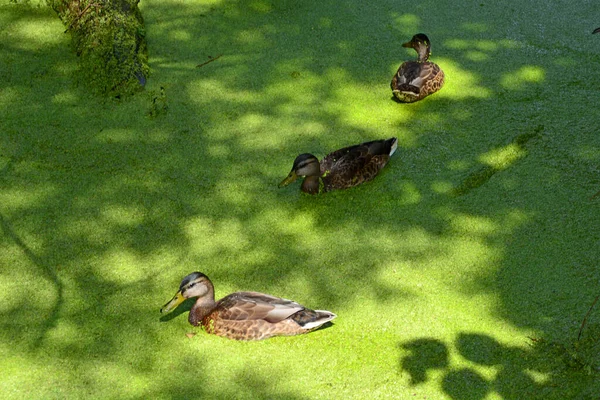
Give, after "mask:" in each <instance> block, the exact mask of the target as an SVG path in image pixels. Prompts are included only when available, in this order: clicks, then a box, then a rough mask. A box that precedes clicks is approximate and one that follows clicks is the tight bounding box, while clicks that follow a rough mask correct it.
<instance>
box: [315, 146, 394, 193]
mask: <svg viewBox="0 0 600 400" xmlns="http://www.w3.org/2000/svg"><path fill="white" fill-rule="evenodd" d="M397 145H398V140H397V139H396V138H390V139H383V140H373V141H370V142H365V143H361V144H358V145H354V146H349V147H345V148H343V149H340V150H337V151H334V152H333V153H330V154H328V155H327V156H326V157H325V158H324V159H323V161H321V169H322V171H321V172H323V173H324V176H323V179H324V181H326V184H327V185H328V186H329V187H330V188H342V187H351V186H356V185H358V184H360V183H362V182H366V181H368V180H371V179H373V178H374V177H375V176H376V175H377V173H378V172H379V170H380V169H381V168H383V167H384V166H385V164H387V162H388V160H389V158H390V156H391V155H392V154H394V151H395V150H396V147H397Z"/></svg>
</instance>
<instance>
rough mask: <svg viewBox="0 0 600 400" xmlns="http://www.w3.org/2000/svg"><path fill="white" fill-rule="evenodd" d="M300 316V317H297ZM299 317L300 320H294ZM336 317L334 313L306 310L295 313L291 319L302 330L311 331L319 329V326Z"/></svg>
mask: <svg viewBox="0 0 600 400" xmlns="http://www.w3.org/2000/svg"><path fill="white" fill-rule="evenodd" d="M298 314H302V315H298ZM294 317H300V318H294ZM335 317H337V315H335V314H334V313H332V312H330V311H325V310H314V311H313V310H308V309H304V310H302V311H301V312H299V313H296V314H295V315H294V316H293V317H292V318H293V319H294V320H295V321H296V322H297V323H298V325H300V326H301V327H302V328H303V329H307V330H312V329H316V328H318V327H320V326H321V325H323V324H325V323H327V322H329V321H331V320H332V319H334V318H335Z"/></svg>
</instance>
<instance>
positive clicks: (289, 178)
mask: <svg viewBox="0 0 600 400" xmlns="http://www.w3.org/2000/svg"><path fill="white" fill-rule="evenodd" d="M296 179H298V175H296V171H294V170H292V171H291V172H290V174H289V175H288V176H287V177H286V178H285V179H284V180H282V181H281V182H280V183H279V185H277V186H278V187H284V186H287V185H289V184H290V183H292V182H294V181H295V180H296Z"/></svg>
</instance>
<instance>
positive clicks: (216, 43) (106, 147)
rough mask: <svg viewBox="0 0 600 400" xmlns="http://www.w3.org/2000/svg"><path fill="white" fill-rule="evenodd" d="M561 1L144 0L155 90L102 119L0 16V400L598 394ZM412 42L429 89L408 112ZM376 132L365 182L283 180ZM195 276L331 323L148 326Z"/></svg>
mask: <svg viewBox="0 0 600 400" xmlns="http://www.w3.org/2000/svg"><path fill="white" fill-rule="evenodd" d="M562 3H564V4H562V6H561V7H560V8H558V7H555V6H554V5H553V4H552V2H546V3H541V2H539V1H535V2H534V1H533V0H520V1H517V0H508V1H506V2H486V3H485V4H484V5H483V6H482V7H479V6H477V7H475V9H473V7H472V4H470V3H468V2H462V3H461V2H456V1H445V0H442V1H436V2H433V1H431V0H425V1H424V2H420V3H406V2H405V3H402V7H399V6H398V5H399V3H398V2H391V1H385V0H377V1H372V2H368V3H367V2H364V1H358V0H355V1H352V2H350V3H348V5H347V6H344V7H340V2H334V1H329V2H323V1H321V2H310V3H307V2H302V1H281V0H277V1H270V0H260V1H241V0H239V1H238V0H227V1H225V0H185V1H181V0H146V1H145V2H143V3H140V8H141V10H142V12H143V13H144V19H145V23H146V25H145V26H146V35H147V39H148V45H149V46H150V49H151V50H152V51H151V52H150V54H149V62H150V63H151V65H152V80H150V81H149V82H148V85H147V91H146V92H144V93H139V94H136V95H133V96H130V97H128V98H127V99H126V100H123V101H107V100H106V99H105V98H101V97H99V96H94V95H89V94H88V89H87V88H85V87H75V86H73V84H72V82H73V79H74V77H76V76H78V75H79V74H81V72H80V69H79V58H78V57H77V56H76V55H75V54H74V53H73V52H72V51H71V49H70V48H69V43H70V40H71V36H70V34H64V31H65V26H64V25H63V24H62V22H61V21H60V20H59V19H58V18H57V17H56V13H55V12H54V11H53V10H51V9H49V8H48V7H35V6H30V5H26V4H13V3H11V2H10V1H9V0H0V128H1V132H0V265H1V266H2V267H0V370H1V371H2V374H1V375H0V398H1V399H30V398H31V399H54V398H60V399H63V398H75V399H80V398H81V399H83V398H85V399H117V398H118V399H146V398H152V399H186V398H206V399H230V398H233V399H252V400H255V399H320V398H321V399H386V400H387V399H416V398H419V399H422V398H428V399H453V398H456V399H469V398H473V399H486V400H488V399H500V398H502V399H544V400H546V399H551V400H553V399H571V398H575V399H586V398H591V399H595V398H597V397H598V396H597V393H600V388H598V385H599V382H600V379H598V371H597V368H598V365H599V360H598V354H600V352H599V351H598V350H599V349H598V343H599V342H598V332H599V331H598V323H599V321H600V309H599V308H598V307H595V308H594V309H593V311H592V312H591V313H590V314H589V317H588V321H587V325H586V328H585V329H584V331H583V334H582V338H581V340H580V342H579V344H577V343H576V338H577V334H578V331H579V328H580V326H581V321H582V319H583V318H584V316H585V314H586V312H587V311H588V310H589V307H590V303H591V301H592V300H593V299H594V298H595V296H597V295H598V277H599V276H600V272H599V268H598V259H599V258H600V257H599V250H598V243H599V241H600V212H598V211H599V210H598V207H599V205H600V202H599V199H598V198H596V199H594V200H592V201H590V200H589V198H590V196H592V195H593V194H594V193H597V192H598V190H600V178H599V177H600V175H599V172H600V171H599V169H598V168H599V167H598V166H599V165H600V135H598V132H597V127H598V126H600V114H599V113H598V112H597V111H596V110H595V109H594V107H592V106H593V100H594V99H595V96H596V92H597V90H595V89H594V88H597V87H600V73H598V70H597V66H598V61H599V56H598V52H599V51H600V36H598V35H591V34H590V33H589V32H591V29H593V28H595V27H597V26H598V25H597V21H594V20H593V18H594V16H595V15H597V8H598V6H597V3H594V2H579V3H575V2H562ZM564 15H569V18H564ZM532 21H534V23H532ZM573 21H579V25H578V27H574V24H573ZM587 24H590V28H589V29H588V28H585V26H586V25H587ZM540 26H543V27H544V29H540ZM579 28H581V31H578V29H579ZM416 32H425V33H427V34H428V36H429V37H430V39H431V40H432V45H433V50H434V54H435V60H436V62H438V63H439V64H440V66H441V67H442V68H444V71H445V72H446V76H447V78H448V80H447V82H446V85H445V87H444V88H443V89H442V90H441V91H440V92H439V93H437V94H436V95H435V96H432V97H431V98H428V99H426V100H424V101H423V102H419V103H415V104H411V105H402V104H398V103H396V102H394V101H393V100H392V99H391V97H392V96H391V91H390V89H389V82H390V80H391V77H392V75H393V73H394V72H395V70H396V69H397V68H398V65H399V63H400V62H401V61H403V60H405V59H411V58H414V52H413V53H412V54H411V52H410V51H408V50H409V49H404V48H402V47H401V45H400V44H401V43H403V42H404V41H406V40H408V39H410V37H411V36H412V35H413V34H414V33H416ZM565 32H568V33H569V34H565ZM574 38H575V39H574ZM492 44H493V45H492ZM474 50H475V51H476V52H477V57H474V56H473V51H474ZM219 55H222V56H221V57H218V56H219ZM217 57H218V59H217ZM209 59H214V61H213V62H210V63H208V64H205V65H203V66H202V67H201V68H197V67H196V66H197V65H200V64H202V63H204V62H206V61H207V60H209ZM574 70H578V71H580V73H579V74H578V75H577V76H576V77H574V78H571V75H572V73H573V71H574ZM523 71H526V72H527V71H532V72H534V73H530V72H527V73H526V74H524V73H523ZM590 71H591V73H589V72H590ZM293 72H297V73H298V74H293ZM585 72H588V73H585ZM292 74H293V76H292ZM512 75H514V76H516V78H515V79H509V78H507V77H510V76H512ZM572 80H581V82H580V83H578V84H573V82H572ZM507 82H508V83H510V84H507ZM583 82H585V84H583ZM161 87H162V88H164V92H163V91H162V90H161ZM557 93H559V94H558V95H557ZM167 106H168V109H167ZM542 126H543V130H542V131H540V132H539V133H540V134H539V135H537V136H536V134H535V132H536V127H542ZM522 135H524V136H522ZM529 135H531V137H530V138H529ZM391 136H396V137H398V138H399V146H398V150H397V151H396V153H395V154H394V156H393V157H392V159H391V160H390V163H389V164H388V165H387V166H386V168H385V169H384V170H383V171H382V172H381V174H380V175H379V176H378V177H377V178H376V179H375V180H373V181H372V182H369V183H367V184H365V185H362V186H359V187H356V188H353V189H350V190H346V191H339V192H332V193H327V194H324V195H322V196H303V195H301V193H300V192H299V187H298V185H295V186H289V187H287V188H281V189H279V188H277V184H278V183H279V182H280V181H281V180H282V179H283V178H284V177H285V176H286V174H287V173H288V172H289V169H290V166H291V164H292V162H293V160H294V158H295V157H296V156H297V155H298V154H300V153H304V152H311V153H314V154H317V155H324V154H327V153H328V152H329V151H331V150H334V149H337V148H340V147H342V146H346V145H350V144H353V143H360V142H362V141H366V140H372V139H377V138H387V137H391ZM484 167H488V168H494V170H496V172H495V173H494V174H493V175H492V177H491V178H490V179H487V180H485V179H481V180H479V181H475V182H474V183H477V184H478V185H477V188H476V189H471V190H470V191H468V192H467V193H468V194H466V195H464V196H449V195H448V193H450V192H451V190H452V188H455V187H458V186H460V185H461V184H462V183H463V182H464V181H465V180H467V179H468V177H469V175H470V174H471V173H474V172H478V171H479V169H481V168H484ZM482 175H483V176H484V177H485V176H486V175H485V174H482ZM479 183H480V184H479ZM468 186H469V187H471V188H472V187H475V186H476V185H475V184H470V185H468ZM194 270H200V271H202V272H205V273H206V274H207V275H209V276H210V277H211V279H212V280H213V281H214V283H215V290H216V294H217V296H224V295H226V294H228V293H231V292H234V291H237V290H257V291H261V292H266V293H271V294H273V295H278V296H283V297H286V298H291V299H294V300H296V301H299V302H301V303H303V304H305V305H307V306H309V307H314V308H319V309H327V310H331V311H333V312H335V313H336V314H337V315H338V318H336V319H335V320H334V323H333V325H332V326H331V327H328V328H327V329H322V330H318V331H315V332H312V333H310V334H307V335H303V336H298V337H289V338H274V339H272V340H268V341H265V342H259V343H238V342H234V341H229V340H226V339H223V338H219V337H214V336H211V335H208V334H206V333H205V332H202V331H200V330H198V329H196V328H194V327H192V326H191V325H189V324H188V322H187V318H186V317H187V315H186V307H187V308H189V306H190V304H189V303H187V304H184V305H182V306H183V307H182V308H181V309H177V310H174V312H173V314H171V315H169V317H168V319H162V320H161V314H160V312H159V310H160V307H161V306H162V305H163V304H164V303H165V302H166V301H167V300H168V299H169V298H170V297H171V296H172V295H173V293H174V292H175V291H176V289H177V287H178V285H179V282H180V280H181V278H182V277H183V276H185V275H186V274H188V273H189V272H192V271H194ZM188 333H197V334H196V335H195V336H194V335H189V336H192V337H191V338H190V337H188V335H186V334H188ZM530 337H531V338H535V339H536V340H543V341H544V345H542V344H541V343H540V344H538V343H536V342H532V340H531V339H529V338H530ZM546 345H547V346H546Z"/></svg>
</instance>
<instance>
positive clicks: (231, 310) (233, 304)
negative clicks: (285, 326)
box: [215, 292, 304, 323]
mask: <svg viewBox="0 0 600 400" xmlns="http://www.w3.org/2000/svg"><path fill="white" fill-rule="evenodd" d="M215 310H216V311H217V312H218V314H219V318H220V319H224V320H237V321H240V320H264V321H267V322H271V323H276V322H279V321H283V320H284V319H286V318H289V317H290V316H291V315H293V314H295V313H297V312H299V311H302V310H304V306H302V305H300V304H298V303H296V302H295V301H292V300H287V299H282V298H279V297H275V296H271V295H268V294H264V293H258V292H237V293H233V294H230V295H229V296H226V297H224V298H223V299H221V300H219V302H218V303H217V306H216V308H215Z"/></svg>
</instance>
